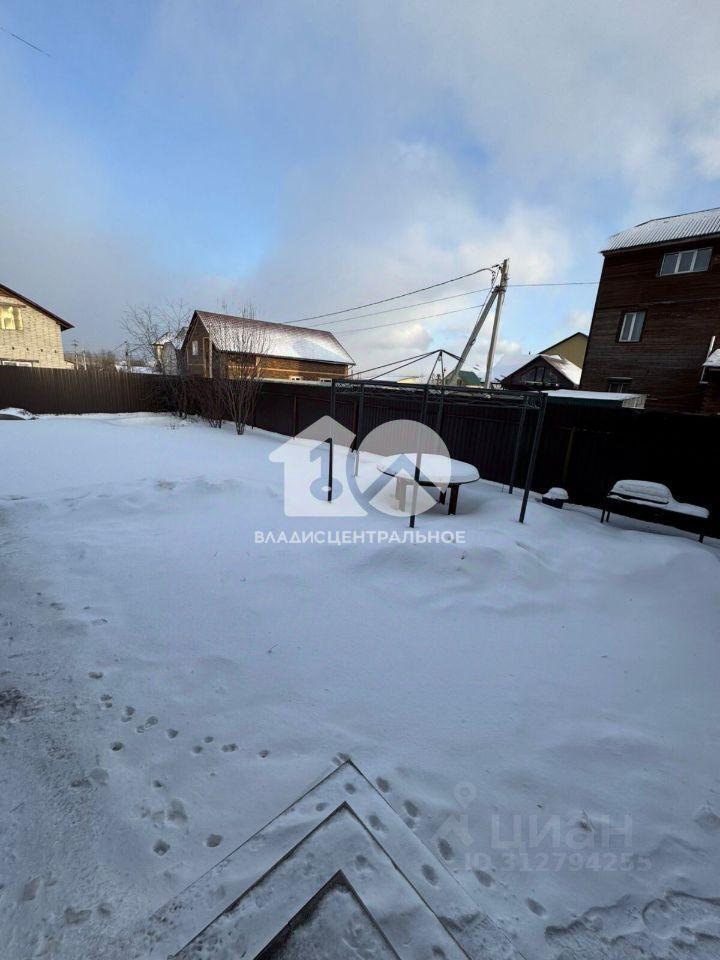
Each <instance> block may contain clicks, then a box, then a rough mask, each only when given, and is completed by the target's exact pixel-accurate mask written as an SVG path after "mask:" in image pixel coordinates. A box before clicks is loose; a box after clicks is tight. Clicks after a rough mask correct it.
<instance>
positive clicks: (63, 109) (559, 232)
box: [0, 0, 720, 369]
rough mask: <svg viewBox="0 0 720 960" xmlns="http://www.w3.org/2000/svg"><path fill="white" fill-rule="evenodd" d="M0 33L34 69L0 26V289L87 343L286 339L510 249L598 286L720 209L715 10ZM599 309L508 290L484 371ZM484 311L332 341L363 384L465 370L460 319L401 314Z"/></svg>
mask: <svg viewBox="0 0 720 960" xmlns="http://www.w3.org/2000/svg"><path fill="white" fill-rule="evenodd" d="M0 26H2V27H4V28H5V30H6V31H12V32H14V33H16V34H18V35H20V36H22V37H24V38H26V39H27V40H28V41H30V42H32V43H34V44H36V45H37V46H39V47H41V48H42V49H43V50H45V51H47V53H48V54H50V55H49V56H45V55H43V54H40V53H38V52H36V51H34V50H32V49H31V48H29V47H28V46H26V45H24V44H22V43H20V42H19V41H17V40H15V39H13V38H12V37H11V36H10V35H9V34H8V33H7V32H0V85H1V89H2V91H3V96H2V98H0V117H1V118H2V125H3V130H4V132H5V141H4V143H5V149H4V150H3V151H2V154H1V155H0V199H1V200H2V209H3V230H2V231H0V264H1V265H2V266H1V268H0V282H4V283H6V284H7V285H9V286H10V287H13V288H15V289H18V290H20V291H22V292H25V293H26V294H27V295H28V296H30V297H32V298H33V299H36V300H39V301H41V302H43V303H45V304H47V305H48V307H50V308H51V309H53V310H55V311H57V312H58V313H60V314H62V315H63V316H65V317H66V318H67V319H68V320H70V322H72V323H74V324H75V326H76V331H75V332H74V335H76V336H77V338H78V340H79V341H80V342H81V343H82V344H84V345H86V346H88V347H90V348H97V347H100V346H107V347H112V346H115V345H116V344H118V343H119V342H120V341H121V340H122V339H123V333H122V330H121V328H120V325H119V321H120V318H121V316H122V313H123V310H124V309H125V308H126V307H127V306H128V305H135V304H137V305H140V304H143V305H144V304H156V305H162V304H164V303H166V302H167V301H170V300H173V301H175V300H178V299H183V300H184V301H185V302H186V303H189V304H191V305H193V306H198V307H205V308H210V309H212V308H217V307H218V305H219V304H221V303H223V302H226V303H227V304H228V305H229V308H230V309H237V308H239V307H240V305H242V304H244V303H246V302H248V301H251V302H253V303H254V304H255V306H256V310H257V313H258V315H259V316H260V317H262V318H264V319H268V320H279V321H287V320H294V319H296V318H298V317H301V316H305V315H308V314H315V313H321V312H324V311H326V310H332V309H334V308H340V307H345V306H349V305H351V304H354V303H359V302H363V301H366V300H374V299H378V298H380V297H383V296H388V295H392V294H394V293H397V292H400V291H402V290H406V289H411V288H414V287H418V286H423V285H425V284H427V283H432V282H434V281H437V280H441V279H444V278H445V277H449V276H455V275H458V274H462V273H466V272H468V271H470V270H472V269H475V268H477V267H479V266H482V265H485V264H488V263H493V262H496V261H497V260H499V259H501V258H502V257H504V256H509V257H510V260H511V282H512V281H513V280H514V281H516V282H518V283H557V282H562V281H585V280H596V279H597V278H598V276H599V272H600V267H601V258H600V257H599V255H598V250H599V249H601V247H602V245H603V242H604V240H605V239H606V237H607V236H608V235H609V234H610V233H612V232H614V231H616V230H619V229H622V228H623V227H626V226H628V225H630V224H632V223H635V222H638V221H640V220H643V219H648V218H650V217H653V216H661V215H665V214H669V213H675V212H682V211H686V210H693V209H699V208H705V207H711V206H718V205H720V75H719V72H718V70H717V51H718V49H720V10H719V9H718V7H717V4H716V3H712V2H703V0H694V2H691V3H688V2H684V3H674V2H672V0H664V2H663V3H662V4H659V5H658V4H657V3H649V2H645V0H634V2H632V3H612V2H611V3H608V4H604V5H598V4H596V3H590V2H582V0H581V2H574V3H565V2H563V0H559V2H553V3H544V2H536V0H516V2H514V3H509V4H506V5H504V6H502V7H498V6H497V5H495V4H489V3H488V4H483V3H479V2H476V0H473V2H463V0H456V2H454V3H452V4H449V3H447V2H441V0H438V2H429V0H414V2H405V0H394V2H393V3H392V4H388V3H387V2H365V0H355V2H353V3H350V2H347V3H345V2H337V0H333V2H330V0H328V2H325V0H293V2H290V0H286V2H284V3H279V2H275V0H265V2H263V3H261V4H258V3H250V2H244V0H243V2H239V0H235V2H230V0H205V2H200V0H192V2H191V0H168V2H152V0H123V2H113V0H104V2H103V3H97V2H82V3H81V2H72V0H65V2H49V0H48V2H34V0H22V2H19V0H18V2H16V0H0ZM483 285H484V284H483V283H478V281H477V280H474V281H468V282H467V283H465V285H462V284H460V285H457V286H455V287H448V288H447V290H441V291H439V295H442V294H443V293H446V294H451V293H456V292H460V291H463V290H471V289H475V288H476V287H478V286H483ZM593 298H594V287H593V286H586V287H567V288H562V287H560V288H558V287H548V288H542V287H533V288H514V289H511V290H510V291H509V293H508V298H507V301H506V309H505V314H504V320H503V327H502V331H501V342H500V347H499V354H500V369H502V368H503V367H504V368H507V367H508V366H510V367H511V366H512V365H514V364H515V363H516V362H517V361H518V360H519V359H520V356H521V355H522V354H525V353H527V352H529V351H535V350H538V349H541V348H542V347H543V346H546V345H547V344H549V343H551V342H552V341H554V340H557V339H558V338H559V337H560V336H562V335H563V334H565V333H568V332H571V331H572V330H574V329H578V328H587V324H588V322H589V317H590V314H591V311H592V304H593ZM416 299H424V298H416ZM480 299H481V297H478V296H477V295H475V296H468V298H467V299H465V300H460V301H452V302H450V303H447V304H435V305H432V306H430V307H428V306H419V307H418V308H417V309H416V310H415V311H408V313H407V314H399V313H397V312H395V313H393V314H390V315H388V316H387V317H386V318H385V317H378V318H373V319H372V320H367V319H365V320H362V321H355V322H353V321H352V319H348V321H347V322H345V323H341V324H334V325H333V326H332V327H331V329H332V330H333V332H335V333H336V335H337V336H338V337H339V338H340V339H341V341H342V342H343V343H344V344H345V345H346V346H347V348H348V349H349V350H350V352H351V353H352V354H353V356H354V357H355V358H356V360H357V361H358V363H359V365H360V366H361V367H362V366H368V365H371V364H375V363H381V362H384V361H390V360H394V359H396V358H400V357H403V356H408V355H410V354H413V353H419V352H422V351H424V350H427V349H430V348H433V347H439V346H444V347H446V348H447V349H449V350H453V351H458V350H459V348H460V347H461V345H462V343H463V341H464V338H465V336H466V335H467V332H468V331H469V329H470V327H471V326H472V323H473V320H474V312H473V311H472V310H468V311H467V312H464V313H455V314H451V315H448V316H439V315H438V316H434V317H433V319H429V320H428V319H421V320H413V318H415V317H426V316H427V314H428V313H433V314H436V313H439V312H440V311H442V310H444V309H450V308H453V309H456V308H457V307H458V306H464V305H471V304H474V303H477V302H478V301H479V300H480ZM405 317H407V318H409V320H411V321H413V322H408V323H406V324H397V323H395V321H398V320H400V319H403V318H405ZM385 320H388V321H393V322H394V325H393V326H388V327H384V328H381V329H376V330H372V331H365V332H361V333H353V332H351V331H353V329H354V328H358V327H367V326H370V325H375V324H381V323H383V322H384V321H385ZM344 330H347V331H350V332H348V333H344V332H343V331H344ZM66 338H67V339H68V340H69V337H68V335H66ZM486 349H487V338H486V337H485V336H483V337H481V338H480V341H479V342H478V345H477V347H476V349H475V351H474V353H473V356H472V358H471V362H470V365H472V364H474V363H477V364H480V365H482V364H483V359H484V353H485V351H486Z"/></svg>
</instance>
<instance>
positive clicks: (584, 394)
mask: <svg viewBox="0 0 720 960" xmlns="http://www.w3.org/2000/svg"><path fill="white" fill-rule="evenodd" d="M542 392H543V393H546V394H547V395H548V396H549V397H557V398H562V399H564V400H602V401H604V402H606V403H622V402H623V401H625V400H642V399H643V398H644V396H645V394H643V393H615V391H610V390H543V391H542Z"/></svg>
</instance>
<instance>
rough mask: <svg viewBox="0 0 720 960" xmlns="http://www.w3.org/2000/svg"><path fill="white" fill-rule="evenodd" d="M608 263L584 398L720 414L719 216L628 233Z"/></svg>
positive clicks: (709, 213) (614, 241) (700, 215)
mask: <svg viewBox="0 0 720 960" xmlns="http://www.w3.org/2000/svg"><path fill="white" fill-rule="evenodd" d="M603 256H604V258H605V259H604V263H603V269H602V274H601V277H600V285H599V287H598V292H597V299H596V301H595V310H594V312H593V319H592V326H591V328H590V339H589V341H588V348H587V354H586V357H585V363H584V366H583V375H582V381H581V384H580V387H581V389H582V390H608V391H619V392H625V393H627V392H632V393H640V394H646V395H647V406H648V407H649V408H653V407H654V408H656V409H657V408H660V409H668V410H684V411H689V412H708V413H710V412H715V413H717V412H720V389H718V387H719V386H720V384H719V383H718V380H719V379H720V378H718V374H717V369H716V367H715V366H714V364H713V363H707V361H708V359H709V357H710V356H711V354H713V353H714V351H715V350H716V349H717V348H718V347H720V208H715V209H712V210H701V211H699V212H697V213H689V214H682V215H679V216H673V217H664V218H662V219H659V220H649V221H647V222H646V223H641V224H638V225H637V226H636V227H631V228H630V229H628V230H623V231H622V232H620V233H617V234H615V235H614V236H612V237H610V239H609V241H608V244H607V247H606V248H605V250H603Z"/></svg>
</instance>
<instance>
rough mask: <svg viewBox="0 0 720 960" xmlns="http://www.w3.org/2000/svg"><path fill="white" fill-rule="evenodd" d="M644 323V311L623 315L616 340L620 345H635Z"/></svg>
mask: <svg viewBox="0 0 720 960" xmlns="http://www.w3.org/2000/svg"><path fill="white" fill-rule="evenodd" d="M644 323H645V311H644V310H634V311H632V312H630V313H624V314H623V318H622V320H621V321H620V330H619V332H618V340H619V341H620V343H637V342H638V341H639V340H640V337H641V336H642V332H643V325H644Z"/></svg>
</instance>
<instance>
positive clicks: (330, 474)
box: [327, 380, 335, 503]
mask: <svg viewBox="0 0 720 960" xmlns="http://www.w3.org/2000/svg"><path fill="white" fill-rule="evenodd" d="M330 421H331V422H330V439H329V444H330V448H329V450H328V495H327V498H328V503H330V501H331V500H332V488H333V452H334V451H333V448H334V446H335V380H331V381H330Z"/></svg>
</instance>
